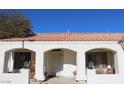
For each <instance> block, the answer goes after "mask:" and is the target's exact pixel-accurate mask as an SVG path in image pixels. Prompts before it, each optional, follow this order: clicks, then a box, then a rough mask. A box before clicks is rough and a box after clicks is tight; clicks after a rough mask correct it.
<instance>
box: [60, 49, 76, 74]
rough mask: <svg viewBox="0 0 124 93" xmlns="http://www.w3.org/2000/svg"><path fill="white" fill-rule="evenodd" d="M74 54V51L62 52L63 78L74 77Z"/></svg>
mask: <svg viewBox="0 0 124 93" xmlns="http://www.w3.org/2000/svg"><path fill="white" fill-rule="evenodd" d="M76 69H77V68H76V53H75V52H74V51H69V50H66V49H64V50H63V71H62V74H63V76H74V74H73V72H74V71H75V70H76Z"/></svg>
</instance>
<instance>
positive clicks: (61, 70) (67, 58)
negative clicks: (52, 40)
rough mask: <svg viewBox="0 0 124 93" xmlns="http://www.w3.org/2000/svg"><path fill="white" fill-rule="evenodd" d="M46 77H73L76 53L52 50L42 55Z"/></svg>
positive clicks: (67, 50) (68, 50) (65, 50)
mask: <svg viewBox="0 0 124 93" xmlns="http://www.w3.org/2000/svg"><path fill="white" fill-rule="evenodd" d="M44 65H45V75H46V77H51V76H52V77H53V76H64V77H74V76H75V75H74V71H76V52H75V51H73V50H70V49H62V48H59V49H52V50H49V51H46V52H45V53H44Z"/></svg>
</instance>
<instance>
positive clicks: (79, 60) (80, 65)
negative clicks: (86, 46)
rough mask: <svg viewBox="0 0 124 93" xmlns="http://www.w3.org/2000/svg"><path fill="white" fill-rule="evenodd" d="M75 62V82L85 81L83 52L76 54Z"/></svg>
mask: <svg viewBox="0 0 124 93" xmlns="http://www.w3.org/2000/svg"><path fill="white" fill-rule="evenodd" d="M76 62H77V74H76V80H77V81H83V80H86V73H85V72H86V65H85V63H86V62H85V52H83V51H78V52H77V59H76Z"/></svg>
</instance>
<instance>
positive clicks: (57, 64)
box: [52, 51, 62, 76]
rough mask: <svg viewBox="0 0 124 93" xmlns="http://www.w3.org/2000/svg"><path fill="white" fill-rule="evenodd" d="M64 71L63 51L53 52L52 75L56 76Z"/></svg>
mask: <svg viewBox="0 0 124 93" xmlns="http://www.w3.org/2000/svg"><path fill="white" fill-rule="evenodd" d="M61 70H62V56H61V51H52V75H53V76H56V75H57V74H59V73H60V71H61Z"/></svg>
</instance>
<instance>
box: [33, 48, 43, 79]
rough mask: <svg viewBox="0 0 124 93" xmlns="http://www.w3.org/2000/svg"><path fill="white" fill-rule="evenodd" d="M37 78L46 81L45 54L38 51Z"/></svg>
mask: <svg viewBox="0 0 124 93" xmlns="http://www.w3.org/2000/svg"><path fill="white" fill-rule="evenodd" d="M35 78H36V79H37V80H45V75H44V52H43V51H40V50H39V51H36V65H35Z"/></svg>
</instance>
